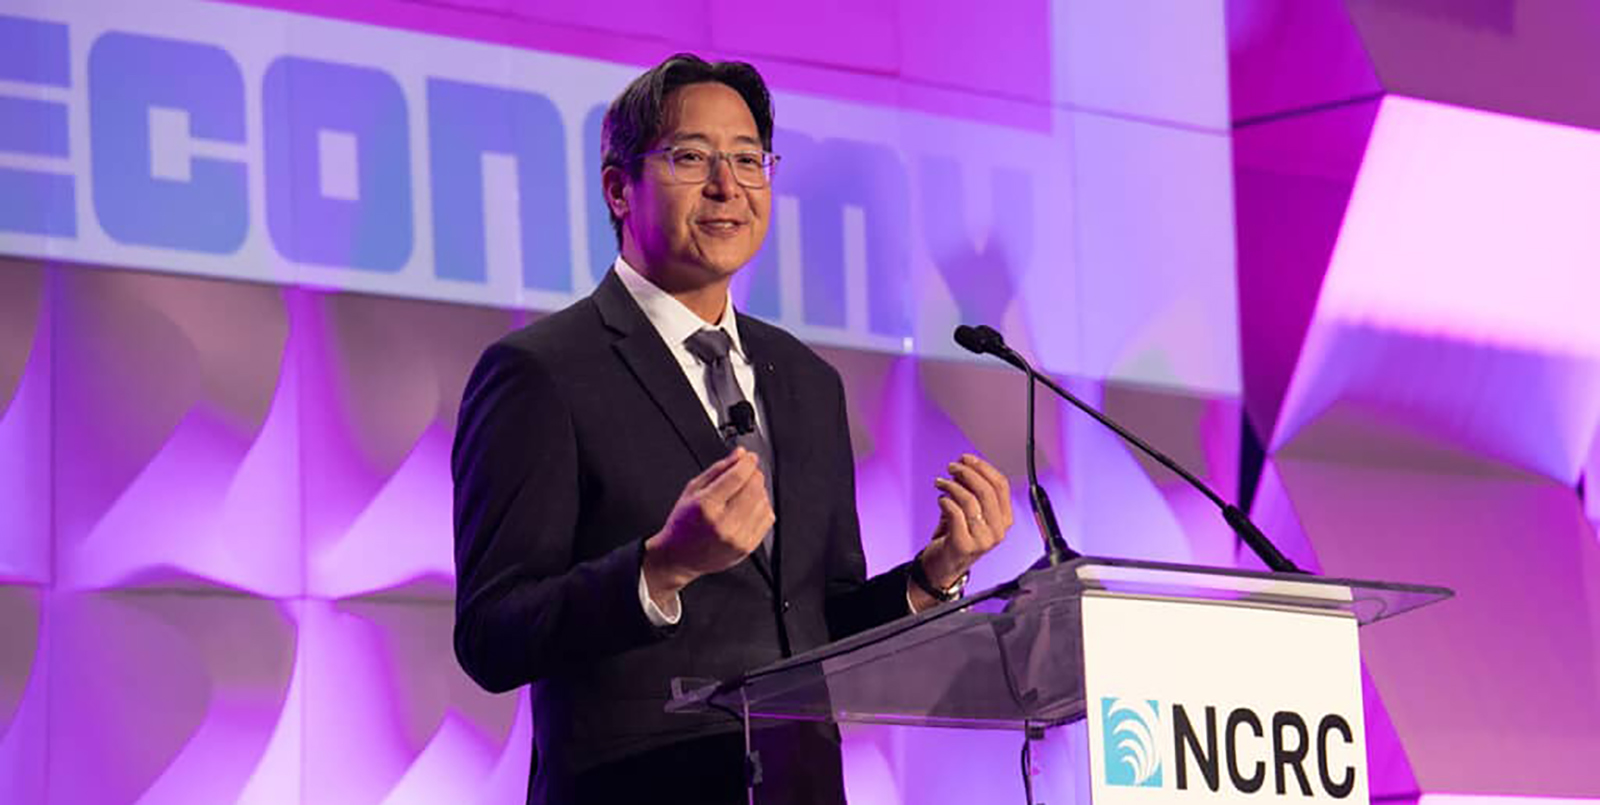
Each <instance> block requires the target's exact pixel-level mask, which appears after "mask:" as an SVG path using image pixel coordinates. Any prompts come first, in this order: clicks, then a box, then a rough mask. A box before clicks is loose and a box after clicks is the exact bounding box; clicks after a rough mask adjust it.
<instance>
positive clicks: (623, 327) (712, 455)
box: [594, 271, 783, 595]
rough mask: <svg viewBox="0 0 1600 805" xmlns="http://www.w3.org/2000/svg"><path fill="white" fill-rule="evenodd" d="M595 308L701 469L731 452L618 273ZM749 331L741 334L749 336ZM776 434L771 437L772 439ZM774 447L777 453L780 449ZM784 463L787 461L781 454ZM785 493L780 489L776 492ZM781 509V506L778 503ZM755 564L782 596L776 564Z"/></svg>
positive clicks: (756, 560)
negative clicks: (775, 570)
mask: <svg viewBox="0 0 1600 805" xmlns="http://www.w3.org/2000/svg"><path fill="white" fill-rule="evenodd" d="M594 301H595V307H596V308H597V309H598V310H599V311H600V318H601V320H602V321H603V322H604V323H605V325H606V326H607V327H608V328H610V329H611V330H612V331H614V332H616V333H617V335H618V338H617V340H616V341H615V342H613V343H612V348H613V349H615V350H616V351H617V355H618V356H620V357H621V358H622V361H623V363H625V364H627V366H628V370H629V371H630V372H632V373H633V376H634V377H635V378H636V379H637V380H638V381H639V385H641V386H643V387H644V390H645V392H646V393H647V394H649V395H650V399H651V400H653V401H654V402H655V404H656V406H657V407H658V408H660V409H661V412H662V413H663V414H665V415H666V417H667V419H668V421H670V422H671V423H672V427H673V429H674V430H676V431H677V433H678V436H679V438H681V439H682V440H683V443H684V446H686V447H687V448H689V451H690V452H691V453H693V454H694V457H695V460H696V461H698V462H699V464H700V468H701V469H702V470H703V469H705V468H706V467H709V466H711V465H712V464H715V463H716V462H717V461H718V460H719V459H721V458H722V457H723V456H726V455H727V454H728V446H727V445H726V444H724V443H723V441H722V437H721V436H720V435H718V434H717V429H716V428H714V427H712V425H711V420H709V419H707V418H706V410H705V406H703V405H701V404H700V398H699V397H697V396H695V393H694V389H693V388H690V387H689V382H688V380H687V379H686V378H685V377H684V376H683V369H682V368H681V367H679V366H678V362H677V360H676V359H674V358H673V357H672V352H671V351H670V350H668V349H667V345H666V343H665V342H663V341H662V340H661V334H660V333H658V332H656V328H655V327H654V326H653V325H651V324H650V320H649V319H647V318H645V315H644V311H642V310H640V309H639V306H638V304H636V303H635V302H634V301H633V297H632V296H631V295H629V293H628V289H627V288H625V287H623V285H622V280H621V279H620V278H618V277H617V275H616V272H615V271H611V272H607V274H606V276H605V279H603V280H601V281H600V285H599V287H597V288H595V291H594ZM743 335H744V334H743V332H741V333H740V336H741V337H743ZM760 378H761V372H760V371H759V369H758V371H757V383H758V386H757V389H758V391H757V393H758V394H759V395H760V396H761V398H762V404H763V405H766V406H769V407H768V408H767V411H768V419H769V428H770V420H771V419H773V418H775V417H776V416H778V414H776V413H775V412H774V411H773V409H772V408H771V407H770V403H768V402H767V397H766V391H765V390H764V389H762V387H761V386H760V385H759V384H760V383H761V382H762V381H761V379H760ZM769 438H770V437H769ZM777 449H778V448H777V447H776V446H774V447H773V450H774V452H777ZM774 460H775V461H777V462H778V463H779V465H780V468H781V465H782V461H783V459H781V458H775V459H774ZM780 478H782V473H781V472H779V473H778V475H777V476H776V477H774V478H773V488H774V490H778V489H779V487H778V483H779V479H780ZM779 495H781V492H775V496H779ZM775 508H776V505H775ZM779 544H780V540H779V539H778V538H777V535H776V533H775V534H774V535H773V551H777V550H778V547H777V546H778V545H779ZM750 562H751V565H752V566H754V567H755V569H756V571H757V572H758V573H759V574H760V575H761V578H762V580H763V581H765V582H766V583H767V586H768V587H770V588H771V589H772V590H773V594H774V595H776V594H777V589H778V587H777V579H776V575H775V574H774V572H773V567H772V562H771V561H769V560H768V559H767V558H766V557H765V556H763V555H762V552H761V551H760V550H757V551H755V552H754V553H752V554H751V555H750Z"/></svg>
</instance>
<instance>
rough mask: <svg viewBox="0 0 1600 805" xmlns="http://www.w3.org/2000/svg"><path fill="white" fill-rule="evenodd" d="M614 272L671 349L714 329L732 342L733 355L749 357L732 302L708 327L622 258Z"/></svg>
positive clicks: (726, 304)
mask: <svg viewBox="0 0 1600 805" xmlns="http://www.w3.org/2000/svg"><path fill="white" fill-rule="evenodd" d="M611 268H612V270H613V271H616V272H617V279H620V280H622V287H624V288H627V289H628V295H629V296H632V297H633V301H634V303H635V304H637V305H638V306H639V309H640V310H642V311H644V317H645V318H647V319H649V320H650V324H651V325H652V326H654V327H655V328H656V332H657V333H660V335H661V340H663V341H665V342H667V344H668V345H670V346H674V347H677V346H681V345H682V344H683V342H685V341H687V340H689V336H691V335H694V334H695V333H697V332H699V331H701V330H703V329H706V328H714V329H719V330H722V331H723V332H725V333H727V334H728V338H730V339H732V340H733V351H734V352H735V353H737V354H738V355H739V356H740V357H746V356H745V351H744V345H743V344H742V343H740V341H739V323H738V316H737V315H736V314H735V313H734V311H733V304H732V303H731V300H730V301H729V302H725V303H724V304H723V306H722V318H721V319H720V320H718V321H717V323H716V324H707V323H706V321H705V319H702V318H700V316H699V315H698V314H696V313H695V312H694V311H692V310H690V309H689V308H688V306H687V305H684V304H683V303H682V302H679V301H678V300H677V299H675V298H674V297H673V296H672V294H669V293H667V292H666V291H663V290H661V289H660V288H658V287H656V284H655V283H653V282H651V281H650V280H648V279H646V278H645V277H644V275H643V274H640V273H639V272H638V271H637V270H635V269H634V267H633V266H630V265H628V261H627V260H624V259H622V256H621V255H618V256H617V261H616V262H615V263H613V264H612V265H611Z"/></svg>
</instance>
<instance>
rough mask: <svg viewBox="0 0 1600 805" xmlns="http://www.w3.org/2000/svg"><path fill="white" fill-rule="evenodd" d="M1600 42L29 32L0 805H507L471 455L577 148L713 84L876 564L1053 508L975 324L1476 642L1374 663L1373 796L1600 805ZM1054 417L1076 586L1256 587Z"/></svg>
mask: <svg viewBox="0 0 1600 805" xmlns="http://www.w3.org/2000/svg"><path fill="white" fill-rule="evenodd" d="M1596 41H1600V10H1597V7H1596V6H1595V5H1594V4H1593V3H1590V2H1583V0H1543V1H1542V2H1537V3H1534V2H1514V1H1513V0H1381V1H1380V0H1344V2H1338V1H1337V0H1237V1H1236V2H1228V3H1222V2H1219V1H1217V0H1165V1H1163V0H1121V1H1118V0H1053V1H1052V2H1045V0H1031V1H1026V0H1019V1H1018V2H995V3H988V4H978V3H970V2H958V1H957V0H936V1H934V0H856V1H855V2H816V1H815V0H814V1H813V2H791V1H790V0H783V1H782V2H768V3H762V4H759V5H758V4H749V3H735V2H729V1H728V0H685V1H684V2H673V3H653V2H643V1H642V0H641V1H640V2H619V1H612V2H599V1H598V0H588V1H587V2H576V1H571V0H559V1H552V2H534V0H458V1H457V2H406V1H404V0H350V1H349V2H333V0H321V1H320V2H319V1H318V0H267V1H266V2H255V3H222V2H218V3H199V2H178V1H177V0H149V1H148V2H136V3H127V2H113V0H48V1H46V0H0V629H3V632H0V634H3V636H4V637H3V641H0V646H3V653H0V792H4V799H5V800H6V801H8V802H28V803H33V802H50V803H106V802H136V801H137V802H149V803H166V802H175V803H215V802H227V801H248V802H269V803H281V802H294V801H300V802H308V803H324V802H326V803H361V802H380V801H383V802H423V803H436V802H485V803H510V802H520V801H521V799H522V796H523V791H524V785H525V779H526V773H527V768H528V745H529V741H530V735H531V732H530V731H531V725H530V723H529V720H528V715H527V711H526V701H525V694H522V693H519V694H516V695H505V696H489V695H487V694H484V693H482V692H480V691H478V690H476V689H475V688H474V686H473V685H472V684H471V683H470V682H469V681H468V680H467V679H466V678H465V677H464V675H462V674H461V672H460V671H459V670H458V669H457V667H456V665H455V661H454V658H453V656H452V653H451V648H450V639H449V635H450V627H451V619H452V610H451V598H450V595H451V558H450V557H451V553H450V551H451V544H450V514H449V505H450V484H449V476H448V466H447V458H448V452H449V445H450V440H451V436H452V432H453V427H454V417H455V413H456V408H457V404H458V401H459V396H460V391H461V387H462V384H463V382H464V380H465V376H466V373H467V371H468V370H469V368H470V366H471V364H472V361H473V360H474V359H475V357H476V356H477V354H478V351H479V350H480V349H481V348H482V347H483V346H484V345H485V344H486V343H488V342H489V341H491V340H493V339H494V338H495V337H496V336H497V335H498V334H500V333H502V332H504V331H506V330H508V329H510V328H512V327H515V326H518V325H519V324H521V323H524V322H526V321H528V320H530V319H531V318H534V317H537V316H538V315H540V314H541V313H543V312H546V311H549V310H553V309H556V308H558V307H560V306H562V305H564V304H566V303H567V302H569V301H571V300H572V299H575V298H578V297H579V296H581V295H583V294H584V293H586V292H587V290H588V289H589V288H590V287H592V285H593V283H594V282H595V280H596V278H597V277H598V276H599V275H600V273H601V272H603V270H604V267H605V266H606V265H607V264H608V263H609V262H610V260H611V257H612V254H613V252H612V251H611V250H612V248H613V244H612V239H611V233H610V230H609V227H608V226H607V224H606V220H605V216H604V210H603V206H602V205H601V204H600V201H599V199H598V198H597V195H598V194H597V192H596V191H597V177H596V173H597V168H596V165H597V163H598V120H599V117H598V115H599V112H600V111H601V110H602V109H603V107H604V104H605V103H606V102H607V101H608V100H609V99H610V98H611V97H612V96H613V95H614V94H615V93H616V92H617V91H618V90H619V89H620V88H621V87H622V85H623V84H624V83H625V82H626V81H627V80H628V79H629V77H631V76H632V75H634V74H636V73H637V72H638V71H639V70H640V69H641V67H642V66H644V65H648V64H653V63H655V62H656V61H658V60H660V59H661V58H662V57H664V56H666V55H668V54H670V53H672V52H674V51H677V50H694V51H697V52H700V53H702V54H705V55H708V56H713V57H732V58H743V59H747V60H750V61H753V62H755V63H756V64H757V65H758V66H759V67H760V68H761V69H762V71H763V72H764V73H765V74H766V75H767V76H768V77H769V80H770V81H771V83H772V85H773V87H774V91H775V94H776V99H777V115H778V123H779V132H778V135H777V141H776V150H778V151H779V152H781V153H782V154H783V155H784V162H783V165H782V168H781V171H780V175H779V178H778V180H777V186H776V192H777V200H776V203H775V221H774V227H773V233H772V235H771V236H770V237H769V244H768V247H767V248H766V250H765V251H764V252H763V254H762V255H761V257H760V258H759V259H758V260H757V264H756V265H755V266H753V267H752V268H751V270H750V271H748V272H746V274H745V275H743V276H742V277H741V281H740V283H739V285H738V287H737V289H736V292H737V298H738V300H739V301H740V303H741V305H742V306H743V309H745V310H746V311H749V312H750V313H753V314H754V315H758V316H762V317H765V318H769V319H772V320H775V321H777V322H779V323H781V324H783V325H785V326H786V327H789V328H790V329H792V330H794V331H795V332H797V333H798V334H800V335H802V336H803V337H805V338H806V339H807V340H808V341H810V342H811V343H813V344H814V345H816V346H817V347H818V349H819V350H820V351H821V352H822V353H823V354H824V355H825V357H827V358H828V359H829V360H830V361H832V362H833V363H834V365H835V366H837V367H838V368H839V370H840V372H841V373H842V374H843V375H844V378H845V382H846V385H847V391H848V394H849V401H850V413H851V417H852V438H853V440H854V443H855V447H856V455H857V473H858V489H859V497H860V509H861V515H862V521H863V528H864V531H865V534H866V540H867V543H866V547H867V552H868V557H869V562H870V564H871V566H872V567H873V568H874V569H884V568H887V567H890V566H892V565H893V564H895V563H897V562H900V561H903V560H904V559H906V558H907V557H909V556H911V555H912V554H913V553H914V552H915V550H916V549H917V548H919V547H920V546H921V544H922V543H923V542H924V541H925V540H926V537H927V535H928V534H929V533H930V532H931V530H932V527H933V524H934V521H935V518H936V511H937V510H936V508H935V507H934V504H933V497H934V490H933V488H932V485H931V483H930V481H931V479H932V478H933V477H934V476H935V475H936V474H938V473H939V472H941V468H942V466H943V464H944V462H946V461H947V460H949V458H950V457H951V456H954V455H956V454H958V453H959V452H961V451H965V450H978V451H981V452H983V453H984V454H986V455H988V456H990V457H991V458H992V459H994V460H995V461H996V462H997V463H998V464H999V465H1000V466H1001V467H1002V469H1004V470H1006V471H1007V472H1008V473H1010V474H1011V475H1012V476H1013V477H1018V478H1020V476H1021V475H1022V466H1023V462H1022V454H1021V450H1020V435H1021V431H1020V417H1021V413H1022V405H1021V400H1022V398H1021V392H1022V390H1023V386H1022V383H1021V381H1020V379H1019V378H1018V377H1016V376H1015V374H1014V373H1013V372H1011V371H1010V370H1008V369H1006V368H1005V367H1003V366H996V365H993V364H992V363H985V362H980V361H976V360H973V359H970V358H969V357H966V356H963V355H961V354H958V352H959V350H957V348H955V347H954V346H953V345H952V344H950V343H949V340H948V333H949V331H950V329H951V327H952V326H953V325H954V324H956V323H958V322H962V321H966V322H989V323H992V324H994V325H996V326H997V327H999V328H1001V329H1002V330H1004V331H1005V332H1006V333H1007V335H1008V336H1009V337H1010V339H1011V341H1012V343H1013V344H1015V345H1017V346H1018V347H1019V348H1021V349H1023V351H1025V352H1028V353H1030V354H1032V355H1035V356H1037V357H1038V358H1039V360H1040V361H1041V362H1042V364H1043V365H1044V366H1046V367H1047V368H1048V369H1049V370H1050V371H1052V372H1053V373H1055V374H1056V375H1057V376H1058V377H1060V378H1061V379H1062V381H1063V382H1065V383H1067V384H1068V385H1070V386H1071V387H1072V388H1074V389H1076V390H1077V391H1079V392H1081V393H1082V394H1083V395H1084V396H1085V397H1087V398H1088V399H1090V400H1091V401H1093V402H1095V403H1097V404H1100V405H1101V406H1103V407H1104V408H1105V410H1107V411H1108V412H1110V413H1111V414H1112V415H1113V416H1116V417H1119V418H1121V419H1122V420H1123V421H1124V422H1126V423H1127V424H1128V425H1130V426H1132V427H1133V428H1134V429H1136V430H1138V431H1140V432H1141V433H1143V434H1145V435H1146V436H1147V437H1148V438H1149V439H1150V440H1151V441H1153V442H1155V443H1157V444H1159V445H1161V446H1162V447H1163V448H1165V449H1167V450H1169V451H1170V452H1172V453H1173V454H1174V455H1175V456H1176V457H1177V458H1178V459H1179V460H1180V461H1183V462H1184V463H1186V464H1187V465H1188V466H1190V467H1192V468H1194V470H1195V471H1196V472H1197V473H1198V474H1199V475H1200V476H1201V477H1203V478H1205V479H1206V480H1207V481H1208V482H1209V483H1211V484H1213V485H1215V486H1216V487H1218V488H1219V489H1221V490H1222V491H1223V492H1224V494H1227V495H1235V496H1237V497H1239V499H1241V501H1243V502H1244V503H1246V504H1248V505H1249V507H1250V509H1251V511H1252V514H1253V516H1254V517H1255V518H1256V519H1257V521H1258V522H1259V523H1260V524H1261V525H1262V526H1263V528H1264V529H1265V530H1266V531H1267V533H1269V534H1271V535H1272V536H1273V538H1274V539H1275V540H1276V541H1277V542H1278V543H1279V544H1280V545H1282V546H1283V547H1284V549H1285V550H1286V552H1287V553H1289V554H1290V555H1291V556H1292V557H1293V558H1294V559H1295V560H1296V561H1298V562H1300V563H1302V564H1303V565H1305V566H1308V567H1311V568H1315V569H1317V570H1319V571H1322V572H1325V573H1329V574H1334V575H1341V576H1356V577H1369V578H1382V579H1395V580H1405V581H1414V582H1422V583H1433V584H1439V585H1444V586H1448V587H1452V588H1454V589H1455V590H1456V591H1457V593H1458V597H1457V598H1456V599H1455V600H1453V601H1450V602H1448V603H1446V604H1443V605H1439V606H1436V607H1433V608H1431V609H1428V610H1424V611H1422V612H1419V613H1416V614H1414V615H1411V616H1408V617H1406V618H1403V619H1400V620H1397V621H1395V622H1392V623H1385V624H1381V625H1378V626H1376V627H1374V628H1371V629H1368V630H1365V631H1364V633H1363V639H1364V646H1363V659H1364V668H1365V679H1364V683H1365V693H1366V701H1367V711H1366V723H1367V728H1368V743H1369V757H1368V773H1369V780H1370V786H1371V790H1372V792H1373V795H1374V798H1375V799H1379V800H1383V801H1396V802H1398V801H1407V802H1409V801H1414V800H1417V799H1418V798H1421V799H1423V800H1425V801H1427V802H1430V803H1449V802H1456V803H1468V802H1471V803H1476V802H1491V801H1494V800H1495V799H1496V798H1501V797H1504V798H1510V799H1515V800H1518V801H1523V800H1526V799H1528V798H1582V797H1600V766H1596V765H1595V764H1594V762H1593V761H1594V758H1596V757H1600V649H1597V645H1600V618H1597V614H1596V613H1600V550H1597V548H1600V545H1597V542H1596V530H1595V524H1596V521H1597V520H1600V503H1596V502H1595V497H1594V496H1593V495H1591V494H1586V492H1587V491H1588V490H1586V479H1588V478H1589V476H1591V475H1593V471H1594V470H1595V469H1596V468H1597V467H1600V439H1597V426H1600V365H1597V361H1600V316H1597V315H1596V307H1597V304H1600V134H1597V133H1596V132H1595V130H1594V129H1595V128H1597V127H1600V95H1596V93H1595V92H1594V87H1596V86H1600V48H1595V47H1594V46H1593V44H1594V43H1595V42H1596ZM1045 411H1046V415H1045V416H1044V418H1043V421H1042V442H1043V443H1042V456H1041V467H1042V469H1043V471H1044V472H1045V474H1046V476H1047V479H1048V480H1047V483H1046V485H1047V486H1048V487H1049V489H1050V492H1051V494H1052V495H1053V496H1054V498H1055V501H1056V506H1057V509H1058V512H1059V513H1060V515H1061V517H1062V520H1063V525H1064V526H1065V527H1066V529H1067V531H1068V538H1069V540H1070V541H1071V542H1072V543H1073V544H1074V545H1075V546H1077V547H1078V548H1079V549H1080V550H1083V551H1084V552H1086V553H1092V554H1099V555H1108V556H1125V557H1139V558H1150V559H1162V560H1170V561H1180V562H1194V563H1203V564H1215V565H1232V566H1240V567H1256V566H1258V564H1257V563H1256V561H1255V560H1254V558H1253V557H1251V556H1250V555H1249V554H1248V551H1245V550H1243V549H1242V547H1241V546H1240V545H1239V544H1238V543H1237V542H1236V540H1235V539H1234V538H1233V536H1232V535H1231V533H1230V532H1229V531H1228V530H1227V528H1226V527H1225V526H1224V525H1223V524H1222V523H1221V521H1220V520H1219V519H1218V518H1217V517H1216V515H1215V513H1214V512H1213V511H1212V510H1211V509H1210V508H1208V506H1207V504H1206V503H1205V501H1204V500H1203V499H1202V498H1200V497H1199V496H1198V495H1197V494H1196V493H1194V492H1193V491H1191V490H1189V489H1188V488H1186V487H1185V486H1184V485H1183V484H1181V482H1179V481H1178V480H1177V479H1176V478H1174V477H1173V476H1171V475H1170V474H1168V473H1167V472H1165V471H1164V470H1162V469H1160V468H1159V467H1156V466H1154V465H1153V464H1152V463H1151V462H1148V461H1146V460H1144V459H1143V458H1142V457H1140V456H1136V455H1134V454H1132V453H1130V452H1129V451H1128V449H1127V448H1125V447H1124V446H1123V445H1121V444H1119V443H1118V442H1117V441H1116V440H1115V438H1114V437H1111V436H1110V435H1108V434H1106V433H1104V432H1102V431H1101V430H1099V429H1098V428H1097V426H1095V425H1094V424H1093V423H1092V422H1088V421H1086V420H1085V419H1084V418H1083V417H1081V416H1073V415H1072V414H1071V413H1070V411H1058V410H1057V409H1056V408H1055V407H1054V406H1046V408H1045ZM1015 505H1016V506H1017V507H1018V509H1019V511H1023V510H1025V509H1026V505H1025V501H1024V500H1022V499H1021V498H1019V499H1018V500H1017V501H1015ZM1037 554H1038V543H1037V541H1036V539H1035V537H1034V535H1033V533H1032V529H1031V526H1030V524H1029V523H1028V522H1027V521H1026V519H1025V518H1024V520H1023V522H1021V523H1019V525H1018V527H1017V528H1016V529H1015V530H1014V531H1013V533H1012V536H1011V538H1010V539H1009V540H1008V541H1007V542H1006V543H1005V544H1004V545H1003V546H1002V547H1001V548H1000V549H999V550H998V551H996V553H995V555H994V556H992V557H991V558H989V559H986V560H985V562H984V563H983V564H981V565H980V566H979V568H978V569H977V570H976V571H975V572H974V578H973V583H974V584H975V585H979V586H982V585H987V584H991V583H995V582H997V581H1000V580H1002V579H1005V578H1009V577H1010V576H1012V575H1014V574H1016V573H1017V572H1019V571H1020V570H1021V569H1022V568H1024V567H1026V566H1027V564H1029V563H1030V562H1031V561H1032V560H1033V558H1034V557H1035V556H1036V555H1037ZM1018 743H1019V742H1018V740H1017V738H1016V736H1013V735H1010V734H985V733H960V734H952V733H948V732H933V731H924V730H911V729H889V728H851V729H848V730H847V731H846V756H845V757H846V770H847V777H848V785H849V789H850V793H851V796H852V801H855V802H860V803H874V804H876V803H940V802H950V803H955V802H997V801H1021V797H1022V792H1021V783H1020V779H1019V776H1018V773H1017V758H1016V753H1017V749H1018ZM1083 752H1084V747H1083V741H1082V736H1081V733H1074V732H1073V731H1072V730H1068V731H1067V732H1066V734H1065V735H1063V736H1062V737H1061V739H1060V740H1058V741H1056V742H1054V743H1052V744H1051V746H1050V749H1049V752H1048V753H1047V755H1046V757H1045V758H1044V762H1045V764H1046V765H1047V766H1050V767H1051V768H1052V769H1061V768H1064V767H1065V765H1066V764H1069V763H1082V762H1084V760H1083ZM1053 784H1054V785H1057V786H1059V787H1058V788H1056V789H1055V790H1050V791H1046V792H1045V793H1044V795H1043V797H1042V798H1043V799H1045V800H1046V801H1049V802H1052V803H1057V802H1061V801H1067V800H1071V799H1073V798H1074V797H1076V798H1078V800H1079V801H1085V798H1084V797H1083V795H1082V792H1081V791H1080V790H1077V786H1075V785H1073V784H1072V783H1070V782H1062V781H1061V780H1060V779H1059V777H1057V778H1056V779H1055V780H1054V782H1053Z"/></svg>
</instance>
